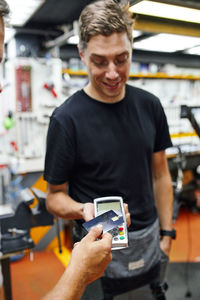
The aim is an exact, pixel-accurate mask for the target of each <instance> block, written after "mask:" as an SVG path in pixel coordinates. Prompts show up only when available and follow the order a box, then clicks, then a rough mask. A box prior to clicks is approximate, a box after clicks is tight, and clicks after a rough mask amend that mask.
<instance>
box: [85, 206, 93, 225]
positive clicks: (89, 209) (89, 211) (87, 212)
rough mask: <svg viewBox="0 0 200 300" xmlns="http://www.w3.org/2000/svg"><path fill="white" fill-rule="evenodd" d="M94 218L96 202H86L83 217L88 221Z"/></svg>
mask: <svg viewBox="0 0 200 300" xmlns="http://www.w3.org/2000/svg"><path fill="white" fill-rule="evenodd" d="M93 218H94V204H93V203H90V202H88V203H85V204H84V206H83V219H84V220H85V221H86V222H88V221H90V220H92V219H93Z"/></svg>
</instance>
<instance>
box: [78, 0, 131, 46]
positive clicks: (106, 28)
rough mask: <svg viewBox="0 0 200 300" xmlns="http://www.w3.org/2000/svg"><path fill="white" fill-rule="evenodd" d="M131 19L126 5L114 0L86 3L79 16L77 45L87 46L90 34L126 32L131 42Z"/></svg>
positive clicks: (107, 34) (105, 34) (106, 34)
mask: <svg viewBox="0 0 200 300" xmlns="http://www.w3.org/2000/svg"><path fill="white" fill-rule="evenodd" d="M132 30H133V19H132V18H131V15H130V13H129V11H128V6H127V5H120V4H118V3H117V2H116V1H114V0H100V1H95V2H93V3H91V4H89V5H87V6H86V7H85V8H84V9H83V11H82V13H81V15H80V17H79V46H80V49H81V51H84V50H85V49H86V47H87V43H88V42H89V40H90V38H91V37H92V36H96V35H98V34H101V35H104V36H109V35H111V34H112V33H116V32H117V33H121V32H126V33H127V36H128V39H129V41H130V43H132Z"/></svg>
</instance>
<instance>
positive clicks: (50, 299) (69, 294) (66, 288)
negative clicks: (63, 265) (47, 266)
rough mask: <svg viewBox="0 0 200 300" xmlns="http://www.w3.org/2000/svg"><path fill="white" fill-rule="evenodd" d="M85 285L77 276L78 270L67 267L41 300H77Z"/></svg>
mask: <svg viewBox="0 0 200 300" xmlns="http://www.w3.org/2000/svg"><path fill="white" fill-rule="evenodd" d="M85 287H86V285H85V283H84V282H83V281H82V278H80V276H79V274H78V270H72V268H71V266H70V265H69V266H68V267H67V269H66V270H65V272H64V274H63V275H62V277H61V278H60V280H59V281H58V283H57V284H56V286H55V287H54V288H53V290H51V291H50V292H49V293H48V294H47V295H46V296H45V297H44V298H43V299H42V300H55V299H59V300H79V299H80V298H81V296H82V294H83V292H84V290H85Z"/></svg>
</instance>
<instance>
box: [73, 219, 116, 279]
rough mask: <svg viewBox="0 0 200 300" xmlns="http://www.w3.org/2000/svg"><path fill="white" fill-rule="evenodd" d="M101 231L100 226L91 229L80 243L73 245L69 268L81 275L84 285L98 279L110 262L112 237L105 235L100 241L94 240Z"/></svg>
mask: <svg viewBox="0 0 200 300" xmlns="http://www.w3.org/2000/svg"><path fill="white" fill-rule="evenodd" d="M102 230H103V227H102V226H101V225H98V226H96V227H93V228H92V229H91V230H90V232H89V233H88V234H87V235H86V236H85V237H84V238H83V239H82V240H81V242H79V243H76V244H75V246H74V249H73V251H72V257H71V261H70V267H71V268H74V269H75V270H77V272H78V273H79V274H81V278H82V280H83V281H84V284H89V283H91V282H92V281H94V280H96V279H98V278H100V277H101V276H102V275H103V273H104V271H105V269H106V267H107V265H108V263H109V262H110V261H111V260H112V254H111V245H112V235H111V234H109V233H105V234H104V235H103V236H102V239H100V240H98V241H97V240H96V239H97V238H98V237H99V236H100V235H101V233H102Z"/></svg>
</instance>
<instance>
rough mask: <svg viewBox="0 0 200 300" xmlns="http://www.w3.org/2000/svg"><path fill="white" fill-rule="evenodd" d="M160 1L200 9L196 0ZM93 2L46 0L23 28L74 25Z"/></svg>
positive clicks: (54, 27)
mask: <svg viewBox="0 0 200 300" xmlns="http://www.w3.org/2000/svg"><path fill="white" fill-rule="evenodd" d="M122 1H124V0H122ZM125 1H126V0H125ZM139 1H140V0H130V1H129V2H130V4H135V3H137V2H139ZM154 1H156V0H154ZM158 1H159V2H164V3H172V4H177V5H181V4H183V3H184V6H188V7H191V8H198V9H200V1H196V0H184V1H183V0H158ZM91 2H93V0H45V2H44V4H43V5H42V6H41V7H40V8H39V9H38V10H37V11H36V12H35V14H34V15H32V17H31V18H30V19H29V21H28V22H27V23H26V24H25V25H24V27H23V28H24V29H41V30H42V29H44V30H49V31H52V30H55V31H57V30H59V29H60V26H63V25H68V26H72V24H73V21H75V20H78V18H79V15H80V13H81V11H82V9H83V8H84V7H85V6H86V5H87V4H89V3H91Z"/></svg>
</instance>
